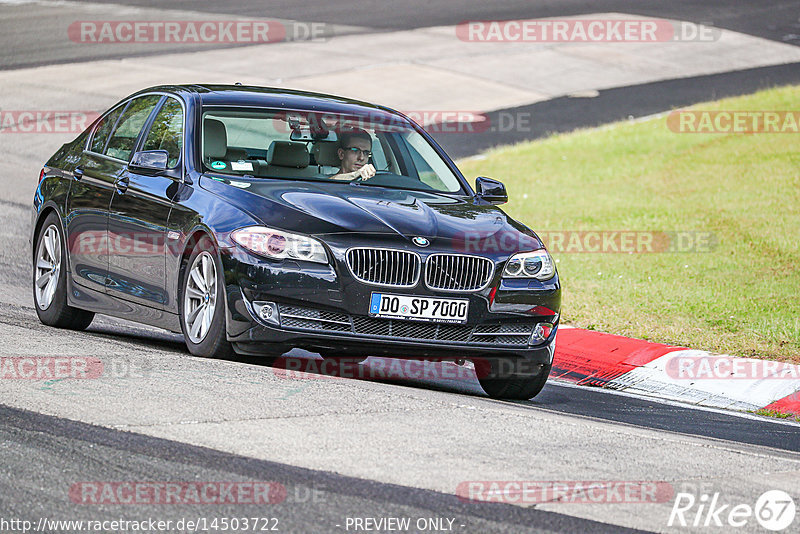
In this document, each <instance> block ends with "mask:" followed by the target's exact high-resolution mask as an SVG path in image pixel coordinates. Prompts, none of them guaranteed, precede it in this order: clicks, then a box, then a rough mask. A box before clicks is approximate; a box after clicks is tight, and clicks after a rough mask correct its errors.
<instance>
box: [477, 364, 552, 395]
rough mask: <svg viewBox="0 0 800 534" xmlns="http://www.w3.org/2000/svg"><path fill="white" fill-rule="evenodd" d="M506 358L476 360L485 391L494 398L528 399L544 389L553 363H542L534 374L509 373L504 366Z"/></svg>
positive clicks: (479, 378) (479, 380)
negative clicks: (479, 361)
mask: <svg viewBox="0 0 800 534" xmlns="http://www.w3.org/2000/svg"><path fill="white" fill-rule="evenodd" d="M504 362H505V363H507V361H506V360H502V359H494V360H489V361H484V362H481V363H478V362H475V363H476V365H475V371H476V374H477V375H478V382H480V384H481V387H482V388H483V391H485V392H486V394H487V395H489V396H490V397H491V398H493V399H510V400H528V399H532V398H534V397H535V396H536V395H538V394H539V392H540V391H542V388H543V387H544V385H545V384H546V383H547V378H548V377H549V376H550V369H551V368H552V364H542V365H541V367H539V369H538V372H536V373H534V374H525V375H518V374H508V373H507V372H504V370H503V368H504V367H508V366H504V365H503V364H504Z"/></svg>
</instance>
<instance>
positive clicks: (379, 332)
mask: <svg viewBox="0 0 800 534" xmlns="http://www.w3.org/2000/svg"><path fill="white" fill-rule="evenodd" d="M280 318H281V326H282V327H283V328H289V329H299V330H314V331H317V332H334V333H347V334H356V335H360V336H370V337H390V338H396V339H408V340H412V341H445V342H452V343H467V344H473V343H475V344H487V345H504V346H527V345H528V340H529V339H530V337H531V332H533V329H534V327H535V326H536V323H528V322H524V323H520V322H508V323H486V324H479V325H477V326H469V325H454V324H445V323H423V322H416V321H402V320H395V319H378V318H375V317H369V316H366V315H352V316H351V315H348V314H346V313H338V312H329V311H323V310H317V309H312V308H301V307H299V306H287V305H283V304H281V305H280Z"/></svg>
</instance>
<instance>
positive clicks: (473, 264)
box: [425, 254, 494, 291]
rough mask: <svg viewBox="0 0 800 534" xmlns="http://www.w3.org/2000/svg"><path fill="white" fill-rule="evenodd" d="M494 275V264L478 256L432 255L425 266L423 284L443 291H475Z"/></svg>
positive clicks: (481, 287) (484, 285) (486, 283)
mask: <svg viewBox="0 0 800 534" xmlns="http://www.w3.org/2000/svg"><path fill="white" fill-rule="evenodd" d="M493 274H494V262H493V261H492V260H490V259H488V258H482V257H480V256H463V255H460V254H433V255H431V256H429V257H428V261H427V264H426V266H425V284H427V286H428V287H429V288H431V289H441V290H445V291H477V290H479V289H483V288H484V287H486V286H487V285H488V284H489V282H491V280H492V275H493Z"/></svg>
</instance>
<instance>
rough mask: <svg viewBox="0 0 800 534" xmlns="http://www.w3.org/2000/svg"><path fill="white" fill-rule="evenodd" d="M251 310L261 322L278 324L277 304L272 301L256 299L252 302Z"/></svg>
mask: <svg viewBox="0 0 800 534" xmlns="http://www.w3.org/2000/svg"><path fill="white" fill-rule="evenodd" d="M253 310H254V311H255V312H256V315H258V318H259V319H261V320H262V321H263V322H265V323H268V324H274V325H278V324H280V320H279V318H278V306H277V305H276V304H275V303H274V302H263V301H259V300H256V301H254V302H253Z"/></svg>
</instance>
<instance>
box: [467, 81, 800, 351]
mask: <svg viewBox="0 0 800 534" xmlns="http://www.w3.org/2000/svg"><path fill="white" fill-rule="evenodd" d="M798 97H800V87H784V88H777V89H772V90H768V91H762V92H759V93H756V94H753V95H748V96H745V97H737V98H730V99H725V100H720V101H718V102H713V103H707V104H700V105H697V106H695V107H694V108H691V109H695V110H748V111H766V110H774V111H797V110H800V98H798ZM534 120H535V117H534ZM485 156H486V157H485V158H472V159H468V160H464V161H461V162H460V163H459V167H460V168H461V170H462V171H463V172H464V174H465V175H466V176H468V177H470V176H471V177H475V176H490V177H493V178H496V179H498V180H501V181H503V182H505V184H506V186H507V188H508V191H509V197H510V201H509V203H508V205H507V206H506V211H507V212H508V213H509V214H510V215H511V216H512V217H514V218H517V219H519V220H520V221H522V222H524V223H526V224H528V225H529V226H531V227H532V228H533V229H534V230H536V231H537V232H540V233H541V234H542V236H543V238H544V240H545V244H546V245H548V247H550V248H555V247H553V246H552V244H551V243H549V242H548V240H552V239H553V236H557V235H561V234H562V233H563V235H564V236H565V238H566V239H569V236H571V235H573V234H571V233H570V232H588V231H595V232H615V231H637V232H655V233H659V232H699V233H700V234H689V235H703V234H702V233H706V235H710V236H711V237H712V239H713V242H714V245H713V246H712V247H710V250H709V248H702V247H701V249H700V250H694V251H689V252H654V253H614V252H602V253H597V252H595V253H590V252H576V250H582V249H585V247H583V246H577V247H569V246H568V245H567V243H568V242H567V241H565V242H564V244H565V245H567V246H562V247H561V250H560V251H559V250H557V249H554V250H553V256H554V257H555V258H556V261H557V262H558V268H559V272H560V274H561V277H562V280H563V285H564V293H563V320H564V321H565V322H566V323H569V324H573V325H575V326H579V327H583V328H590V329H596V330H601V331H605V332H611V333H615V334H620V335H625V336H629V337H635V338H640V339H648V340H652V341H658V342H662V343H670V344H675V345H683V346H688V347H691V348H696V349H704V350H709V351H713V352H724V353H728V354H736V355H740V356H749V357H756V358H769V359H780V360H788V361H793V362H800V270H798V265H800V133H769V134H766V133H763V134H696V133H692V134H688V133H686V134H682V133H674V132H673V131H672V130H670V128H669V127H668V125H667V117H666V116H664V117H659V118H653V119H650V120H646V121H640V122H620V123H615V124H611V125H608V126H605V127H602V128H597V129H590V130H579V131H576V132H573V133H569V134H563V135H555V136H552V137H550V138H547V139H544V140H541V141H535V142H529V143H522V144H518V145H514V146H509V147H501V148H498V149H495V150H492V151H490V152H488V153H487V154H486V155H485ZM577 235H579V236H580V235H585V234H577ZM657 235H660V234H657ZM548 238H549V239H548Z"/></svg>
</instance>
